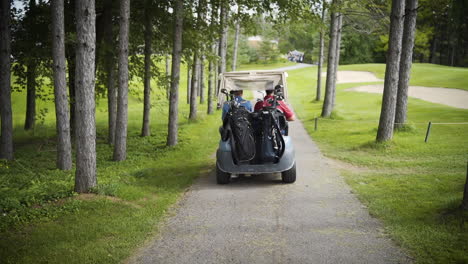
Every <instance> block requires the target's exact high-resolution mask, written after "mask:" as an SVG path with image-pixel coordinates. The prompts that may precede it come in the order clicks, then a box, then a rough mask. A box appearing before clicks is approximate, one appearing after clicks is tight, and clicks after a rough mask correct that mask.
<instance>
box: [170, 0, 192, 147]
mask: <svg viewBox="0 0 468 264" xmlns="http://www.w3.org/2000/svg"><path fill="white" fill-rule="evenodd" d="M183 15H184V1H183V0H176V1H175V2H174V44H173V46H172V70H171V72H172V75H171V94H170V101H169V125H168V133H167V145H168V146H175V145H177V134H178V130H179V125H178V106H179V80H180V59H181V55H182V30H183V27H182V23H183V18H184V17H183ZM187 81H188V80H187Z"/></svg>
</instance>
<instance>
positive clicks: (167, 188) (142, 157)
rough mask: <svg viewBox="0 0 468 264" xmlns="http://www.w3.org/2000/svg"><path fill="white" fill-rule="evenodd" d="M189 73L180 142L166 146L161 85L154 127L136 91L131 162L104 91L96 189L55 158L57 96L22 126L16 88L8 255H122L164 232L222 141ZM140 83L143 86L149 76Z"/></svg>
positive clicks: (2, 169)
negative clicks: (193, 100)
mask: <svg viewBox="0 0 468 264" xmlns="http://www.w3.org/2000/svg"><path fill="white" fill-rule="evenodd" d="M286 65H288V64H287V63H284V64H281V65H274V66H273V67H280V66H286ZM253 67H255V68H258V67H259V66H258V65H256V66H253ZM181 78H182V79H181V90H180V93H179V94H180V117H179V120H180V133H179V145H178V146H177V147H174V148H168V147H166V146H165V141H166V136H167V108H168V105H167V102H165V100H161V99H160V98H163V97H164V92H163V91H162V90H160V89H155V88H153V89H155V91H154V93H153V95H152V96H153V97H152V98H153V103H154V104H155V106H154V108H155V109H154V110H152V114H151V122H152V136H151V137H147V138H141V137H140V136H139V133H140V129H141V120H142V109H143V107H142V103H141V100H140V99H138V97H140V96H141V92H137V93H133V96H132V97H131V98H130V100H129V135H128V155H127V156H128V159H127V160H126V161H123V162H119V163H115V162H112V161H111V157H112V148H111V147H110V146H108V145H107V144H106V143H105V142H106V137H107V110H106V109H107V107H106V101H105V100H99V102H98V104H97V109H96V120H97V143H98V144H97V158H98V183H99V186H98V188H97V189H96V192H97V193H99V194H100V195H97V196H96V195H80V196H76V194H74V193H73V192H72V190H73V183H74V180H73V175H74V172H73V171H71V172H62V171H58V170H56V169H55V168H54V167H55V165H54V159H55V143H54V139H53V136H54V135H55V128H54V125H55V121H54V120H55V118H54V115H55V113H54V109H53V104H52V102H40V101H38V106H37V109H38V111H39V109H42V108H48V111H49V112H48V114H47V115H46V116H45V119H44V122H43V123H42V124H41V123H40V122H39V124H38V125H37V127H36V129H35V131H34V133H32V132H24V131H23V129H22V124H23V122H24V120H23V119H24V109H25V93H24V92H23V93H22V92H15V93H13V110H14V125H15V147H16V153H15V155H16V161H14V162H11V163H5V162H3V163H2V162H0V190H1V191H0V208H1V209H2V210H1V211H4V210H6V211H7V212H8V213H6V214H5V215H4V216H0V217H2V219H1V221H0V259H1V260H2V261H1V262H2V263H38V262H40V263H65V262H67V263H116V262H119V261H121V260H123V259H125V258H126V257H128V256H129V255H130V254H131V252H132V251H133V250H134V249H135V248H136V247H138V246H139V245H140V244H141V243H142V242H143V241H144V240H145V239H146V238H148V237H150V236H151V235H152V234H154V233H155V232H156V229H155V227H156V225H157V223H158V222H159V221H160V219H161V217H162V216H164V214H165V212H166V210H167V209H168V208H169V207H170V206H171V205H173V204H174V203H175V202H176V201H177V199H178V198H179V197H180V195H181V194H182V193H183V192H184V191H185V190H186V188H187V187H188V186H189V185H190V184H191V182H192V180H193V179H194V178H195V177H197V176H198V175H200V174H201V173H204V172H206V171H207V170H210V169H212V167H213V160H212V158H211V157H210V156H211V154H212V153H213V152H214V151H215V149H216V145H217V143H218V142H217V138H218V129H217V127H218V126H219V121H220V119H219V118H220V117H219V113H215V115H213V116H206V114H205V112H206V105H203V106H201V107H200V110H199V115H200V116H201V118H200V121H197V122H194V123H188V121H187V117H188V106H187V104H186V103H185V102H186V96H185V95H186V90H185V88H186V80H185V78H186V74H181ZM136 86H137V88H136V90H137V91H139V90H140V89H141V85H136ZM153 87H156V84H155V83H153ZM138 94H140V95H138ZM155 98H159V99H155Z"/></svg>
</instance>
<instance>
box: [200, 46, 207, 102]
mask: <svg viewBox="0 0 468 264" xmlns="http://www.w3.org/2000/svg"><path fill="white" fill-rule="evenodd" d="M205 60H206V56H205V55H202V56H201V57H200V84H199V87H200V104H204V103H205V98H206V92H205Z"/></svg>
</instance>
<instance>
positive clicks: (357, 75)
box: [322, 71, 384, 83]
mask: <svg viewBox="0 0 468 264" xmlns="http://www.w3.org/2000/svg"><path fill="white" fill-rule="evenodd" d="M322 76H323V77H326V76H327V73H326V72H324V73H322ZM336 79H337V80H336V81H337V83H361V82H383V81H384V80H382V79H379V78H377V77H376V76H375V75H374V74H373V73H371V72H365V71H338V76H337V78H336Z"/></svg>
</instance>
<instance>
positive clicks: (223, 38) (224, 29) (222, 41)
mask: <svg viewBox="0 0 468 264" xmlns="http://www.w3.org/2000/svg"><path fill="white" fill-rule="evenodd" d="M228 12H229V9H228V7H227V6H226V3H224V2H222V3H221V14H220V23H221V32H220V33H221V34H220V38H219V57H220V60H219V65H218V67H219V68H218V73H224V72H226V51H227V50H226V49H227V34H228V21H227V20H228ZM218 89H219V88H218Z"/></svg>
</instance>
